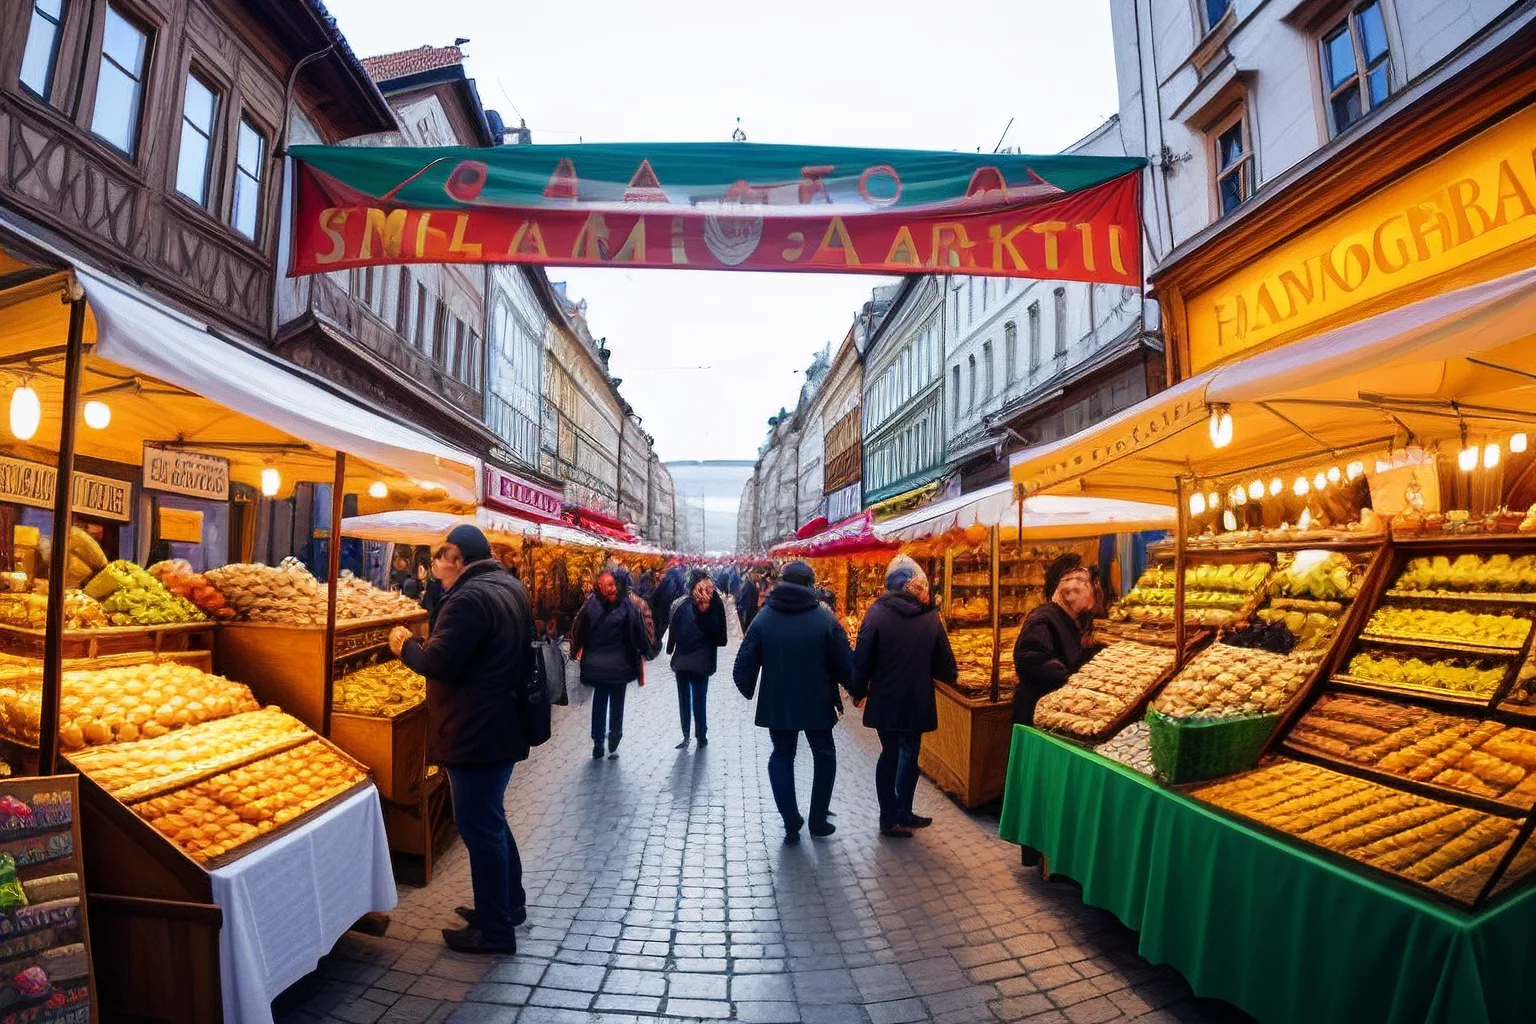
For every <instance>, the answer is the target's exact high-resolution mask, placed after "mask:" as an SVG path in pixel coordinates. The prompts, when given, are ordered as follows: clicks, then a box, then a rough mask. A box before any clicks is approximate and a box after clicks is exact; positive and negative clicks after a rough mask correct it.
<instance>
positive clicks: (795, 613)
mask: <svg viewBox="0 0 1536 1024" xmlns="http://www.w3.org/2000/svg"><path fill="white" fill-rule="evenodd" d="M815 587H816V574H815V573H814V572H813V571H812V570H811V567H810V566H809V565H806V564H805V563H804V562H790V563H789V564H788V565H786V566H785V567H784V570H783V573H782V575H780V577H779V583H778V585H777V586H775V587H774V588H773V591H772V592H771V593H770V594H769V595H768V600H767V601H766V603H765V604H764V605H763V608H762V611H761V612H759V613H758V615H757V617H756V618H754V619H753V620H752V625H751V626H749V627H748V628H747V635H746V636H745V637H743V638H742V641H741V649H740V650H738V651H737V652H736V666H735V670H734V672H733V675H734V677H735V681H736V689H738V690H740V691H741V695H742V696H743V697H745V698H747V699H748V700H751V699H752V694H753V691H754V690H756V689H757V683H758V673H759V672H761V673H762V693H761V694H759V695H758V698H757V719H756V721H757V724H758V725H759V726H761V727H762V728H764V729H767V730H768V735H769V737H770V738H771V739H772V741H773V753H772V754H771V755H770V756H769V758H768V782H769V785H771V786H772V787H773V801H774V803H775V804H776V805H777V806H778V809H779V814H780V815H782V816H783V818H784V841H785V842H786V843H798V842H799V841H800V829H801V827H802V826H803V825H804V824H805V819H804V818H802V817H801V816H800V810H799V804H798V802H797V800H796V797H795V748H796V746H797V745H798V743H799V738H800V733H802V732H803V733H805V741H806V745H807V746H809V747H810V748H811V756H812V758H813V760H814V763H815V773H814V776H813V779H812V782H811V822H810V826H811V835H813V836H816V837H818V838H820V837H823V836H829V835H831V834H832V833H833V832H835V831H837V829H836V828H835V827H833V825H832V823H831V822H830V821H828V820H827V815H828V813H829V811H830V809H831V806H832V785H833V783H834V782H835V781H836V780H837V748H836V747H834V746H833V744H832V727H833V726H834V725H836V724H837V709H836V706H835V705H834V704H833V702H832V688H833V687H834V686H835V685H837V684H839V683H841V684H845V685H846V684H847V683H848V682H849V680H851V679H852V678H853V652H852V651H850V650H849V649H848V638H847V636H845V635H844V634H843V631H842V628H841V627H840V626H838V624H837V617H836V616H834V615H833V614H832V613H831V612H830V611H828V610H827V609H826V608H825V607H824V606H823V605H822V604H821V603H820V602H819V601H817V600H816V589H815Z"/></svg>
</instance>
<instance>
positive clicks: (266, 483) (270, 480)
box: [261, 466, 283, 498]
mask: <svg viewBox="0 0 1536 1024" xmlns="http://www.w3.org/2000/svg"><path fill="white" fill-rule="evenodd" d="M282 483H283V478H282V476H281V475H280V474H279V473H278V472H277V470H276V469H275V468H273V467H272V466H268V467H267V468H266V469H263V470H262V471H261V493H262V495H263V496H264V497H268V498H275V497H277V489H278V488H279V487H281V486H282Z"/></svg>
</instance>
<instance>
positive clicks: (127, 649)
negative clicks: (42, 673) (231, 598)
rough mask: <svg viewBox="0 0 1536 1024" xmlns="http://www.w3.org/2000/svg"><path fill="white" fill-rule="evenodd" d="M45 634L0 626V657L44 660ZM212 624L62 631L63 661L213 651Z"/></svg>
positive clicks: (106, 627)
mask: <svg viewBox="0 0 1536 1024" xmlns="http://www.w3.org/2000/svg"><path fill="white" fill-rule="evenodd" d="M45 635H46V634H45V633H44V631H43V630H41V629H22V628H20V627H17V626H7V625H0V654H13V655H16V656H18V657H22V658H36V659H38V660H39V661H41V660H42V657H43V642H44V637H45ZM213 637H214V624H213V623H211V622H189V623H186V624H184V625H179V626H104V627H102V628H101V629H70V630H65V631H64V657H65V659H66V660H71V659H86V658H99V657H104V656H106V655H113V654H144V653H147V654H159V653H161V652H166V653H169V652H173V651H211V650H213Z"/></svg>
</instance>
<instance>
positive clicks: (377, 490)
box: [368, 480, 389, 498]
mask: <svg viewBox="0 0 1536 1024" xmlns="http://www.w3.org/2000/svg"><path fill="white" fill-rule="evenodd" d="M368 497H370V498H387V497H389V488H388V487H386V486H384V481H383V480H375V481H374V482H373V483H371V484H369V485H368Z"/></svg>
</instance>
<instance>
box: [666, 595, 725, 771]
mask: <svg viewBox="0 0 1536 1024" xmlns="http://www.w3.org/2000/svg"><path fill="white" fill-rule="evenodd" d="M669 623H670V624H669V626H668V628H667V652H668V653H669V654H671V655H672V674H673V676H675V677H676V678H677V710H678V716H679V718H680V719H681V721H682V723H683V742H681V743H679V744H678V745H677V748H676V749H678V750H684V749H686V748H687V746H688V725H689V718H690V717H691V718H692V720H693V734H694V736H696V737H697V738H698V741H699V746H700V747H701V748H702V747H706V746H708V745H709V738H708V736H707V735H706V730H707V728H708V723H707V721H706V719H705V713H704V703H705V699H706V698H707V697H708V695H709V677H710V676H712V675H714V674H715V667H716V665H715V655H716V652H718V651H719V649H720V648H722V647H724V646H725V645H726V642H727V638H726V634H725V602H723V601H721V600H720V595H719V594H717V593H715V584H714V581H712V580H711V579H710V578H709V573H708V572H706V571H705V570H703V569H695V570H693V571H692V572H691V573H689V574H688V593H687V595H685V596H683V597H680V598H678V599H677V600H676V601H674V602H672V614H671V618H670V620H669ZM690 712H691V715H690Z"/></svg>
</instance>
